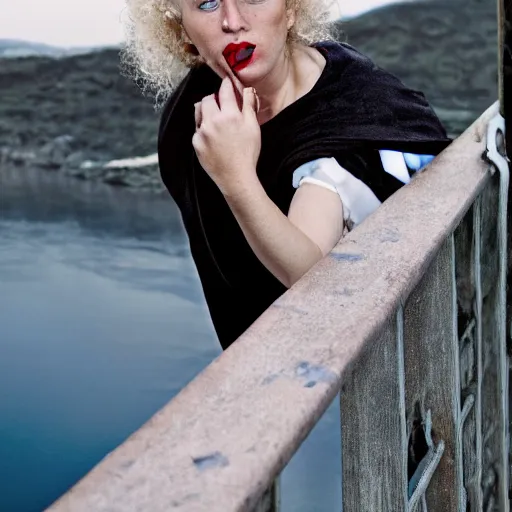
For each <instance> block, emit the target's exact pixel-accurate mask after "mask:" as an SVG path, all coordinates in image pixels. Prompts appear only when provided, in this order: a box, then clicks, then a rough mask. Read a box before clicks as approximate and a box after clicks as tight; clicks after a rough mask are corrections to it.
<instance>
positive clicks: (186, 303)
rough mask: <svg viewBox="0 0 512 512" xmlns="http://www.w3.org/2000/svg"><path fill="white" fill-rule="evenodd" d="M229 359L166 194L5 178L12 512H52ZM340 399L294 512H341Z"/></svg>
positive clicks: (1, 181)
mask: <svg viewBox="0 0 512 512" xmlns="http://www.w3.org/2000/svg"><path fill="white" fill-rule="evenodd" d="M219 353H220V347H219V345H218V343H217V340H216V337H215V334H214V332H213V328H212V326H211V323H210V320H209V317H208V312H207V309H206V306H205V303H204V301H203V297H202V293H201V288H200V285H199V280H198V278H197V275H196V273H195V269H194V266H193V264H192V261H191V258H190V255H189V251H188V244H187V241H186V238H185V236H184V233H183V230H182V227H181V221H180V217H179V214H178V213H177V210H176V208H175V207H174V205H173V203H172V201H171V199H170V197H169V196H167V195H161V196H160V195H149V194H145V193H140V192H134V191H130V190H126V189H117V188H113V187H109V186H107V185H102V184H92V183H86V182H81V181H78V180H74V179H71V178H67V177H64V176H62V175H60V174H58V173H52V172H44V171H28V170H27V171H25V170H23V171H21V170H14V171H7V170H1V172H0V512H36V511H41V510H43V509H44V508H45V507H47V506H48V505H49V504H51V503H52V502H53V501H54V500H55V499H57V498H58V497H59V496H60V495H61V494H62V493H64V492H65V491H66V490H67V489H68V488H69V487H70V486H71V485H73V484H74V483H75V482H76V481H77V480H78V479H79V478H81V477H82V476H83V475H84V474H85V473H86V472H87V471H89V470H90V469H91V468H92V467H93V466H94V465H95V464H97V463H98V462H99V461H100V460H101V459H102V458H103V457H104V456H105V455H106V454H107V453H108V452H110V451H112V450H113V449H114V448H115V447H116V446H117V445H119V444H120V443H121V442H122V441H123V440H125V439H126V438H127V437H128V436H129V435H130V434H131V433H132V432H134V431H135V430H136V429H137V428H139V427H140V426H141V425H142V424H143V423H145V422H146V421H147V420H148V419H149V418H150V417H151V416H152V415H153V414H154V413H155V412H156V411H157V410H158V409H160V408H161V407H162V406H163V405H164V404H165V403H166V402H168V401H169V400H170V399H171V398H172V397H173V396H174V395H176V394H177V393H178V392H179V390H180V389H181V388H182V387H183V386H185V385H186V384H187V383H188V382H189V381H190V380H191V379H193V378H194V376H195V375H197V373H198V372H200V371H201V370H202V369H203V368H204V367H205V366H207V365H208V364H209V363H210V362H211V361H212V359H214V358H215V357H216V356H217V355H218V354H219ZM340 460H341V450H340V440H339V406H338V403H337V402H336V401H335V402H334V403H333V404H332V406H331V407H330V408H329V410H328V412H327V413H326V415H325V416H324V417H323V418H322V420H321V421H320V423H319V424H318V426H317V427H316V428H315V429H314V431H313V432H312V434H311V435H310V437H309V438H308V439H307V441H306V442H305V443H304V444H303V446H302V447H301V449H300V450H299V452H298V453H297V454H296V456H295V457H294V458H293V459H292V461H291V462H290V464H289V465H288V467H287V468H286V469H285V471H284V472H283V475H282V492H283V511H284V512H292V511H293V512H324V511H326V512H328V511H339V510H340V509H341V489H340V474H341V462H340Z"/></svg>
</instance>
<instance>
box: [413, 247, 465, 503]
mask: <svg viewBox="0 0 512 512" xmlns="http://www.w3.org/2000/svg"><path fill="white" fill-rule="evenodd" d="M454 279H455V270H454V247H453V243H452V238H451V237H449V238H448V239H447V240H446V241H445V243H444V244H443V246H442V248H441V250H440V251H439V253H438V255H437V257H436V258H435V260H434V262H433V263H432V265H431V266H430V268H429V270H428V271H427V273H426V274H425V276H424V277H423V279H422V280H421V282H420V283H419V285H418V286H417V287H416V289H415V290H414V291H413V292H412V293H411V296H410V297H409V299H408V300H407V303H406V306H405V322H404V354H405V384H406V388H405V389H406V393H405V404H406V411H407V432H408V434H410V433H412V432H413V427H414V426H415V425H414V423H415V421H418V422H424V421H425V419H426V418H427V414H428V411H431V415H432V438H433V441H434V443H435V444H437V443H439V442H441V440H442V441H444V443H445V450H444V454H443V456H442V458H441V461H440V463H439V466H438V467H437V470H436V471H435V473H434V475H433V477H432V480H431V482H430V485H429V486H428V489H427V491H426V505H427V508H428V510H429V512H446V511H447V510H450V511H456V510H458V506H459V502H460V499H461V497H460V492H461V488H460V482H461V481H462V475H460V474H459V472H460V465H459V464H458V463H457V458H458V457H459V454H458V453H457V450H458V449H459V447H458V443H457V427H458V419H459V412H460V397H459V380H460V378H459V368H458V351H459V348H458V339H457V333H456V332H455V331H456V322H455V321H454V315H456V307H455V286H454V284H455V283H454ZM418 416H419V417H418ZM416 430H417V429H415V431H416ZM417 437H418V438H419V436H417ZM416 447H417V448H416ZM422 449H423V448H422V446H421V443H420V442H419V441H418V442H416V443H415V446H413V447H411V452H413V453H414V455H415V457H413V458H416V460H417V462H419V460H421V456H422V453H421V452H422Z"/></svg>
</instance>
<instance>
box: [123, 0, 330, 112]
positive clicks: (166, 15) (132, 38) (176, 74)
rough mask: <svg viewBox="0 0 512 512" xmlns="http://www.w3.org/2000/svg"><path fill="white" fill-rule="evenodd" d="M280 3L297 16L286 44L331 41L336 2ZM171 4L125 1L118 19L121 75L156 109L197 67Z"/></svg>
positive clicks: (158, 0)
mask: <svg viewBox="0 0 512 512" xmlns="http://www.w3.org/2000/svg"><path fill="white" fill-rule="evenodd" d="M175 1H176V0H174V2H175ZM285 1H286V7H287V8H288V9H290V8H291V9H293V10H294V11H295V17H296V21H295V24H294V26H293V27H292V29H291V30H290V32H289V33H288V42H289V43H290V44H292V43H302V44H306V45H308V44H311V43H314V42H317V41H323V40H332V39H333V36H332V35H331V33H330V31H329V25H328V12H329V8H330V7H331V5H332V4H333V3H334V2H335V1H336V0H285ZM174 2H173V0H126V9H125V11H124V15H123V26H124V32H125V42H124V46H123V48H122V50H121V69H122V73H123V74H124V75H125V76H128V77H130V78H132V79H133V80H134V81H135V83H136V84H137V85H138V86H139V87H140V89H141V90H142V93H143V94H145V95H150V96H153V97H154V99H155V106H156V107H159V106H161V105H162V104H163V103H164V102H165V100H166V99H167V98H168V97H169V95H170V94H171V93H172V91H173V90H174V89H175V87H176V86H177V85H178V84H179V83H180V82H181V80H182V79H183V78H184V76H185V75H186V74H187V72H188V70H189V69H190V68H192V67H194V66H198V65H200V64H201V63H202V59H201V57H200V56H199V55H198V54H197V51H194V47H193V46H192V45H190V44H187V42H186V40H185V34H184V30H183V25H182V22H181V14H180V12H179V9H178V8H177V6H176V4H175V3H174ZM290 44H289V47H290Z"/></svg>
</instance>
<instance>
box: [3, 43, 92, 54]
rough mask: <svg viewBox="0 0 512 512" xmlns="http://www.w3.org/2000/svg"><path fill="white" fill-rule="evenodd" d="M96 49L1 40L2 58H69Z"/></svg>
mask: <svg viewBox="0 0 512 512" xmlns="http://www.w3.org/2000/svg"><path fill="white" fill-rule="evenodd" d="M95 49H96V48H93V47H71V48H64V47H60V46H51V45H48V44H42V43H32V42H30V41H20V40H17V39H0V58H19V57H32V56H40V57H68V56H70V55H78V54H83V53H89V52H91V51H93V50H95Z"/></svg>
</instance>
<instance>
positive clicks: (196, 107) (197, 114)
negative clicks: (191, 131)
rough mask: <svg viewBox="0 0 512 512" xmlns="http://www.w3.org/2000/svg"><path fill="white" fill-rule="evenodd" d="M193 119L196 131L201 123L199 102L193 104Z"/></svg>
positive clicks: (201, 115) (201, 113) (201, 116)
mask: <svg viewBox="0 0 512 512" xmlns="http://www.w3.org/2000/svg"><path fill="white" fill-rule="evenodd" d="M194 119H195V121H196V130H198V129H199V128H201V123H202V122H203V112H202V109H201V102H200V101H198V102H197V103H195V104H194Z"/></svg>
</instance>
